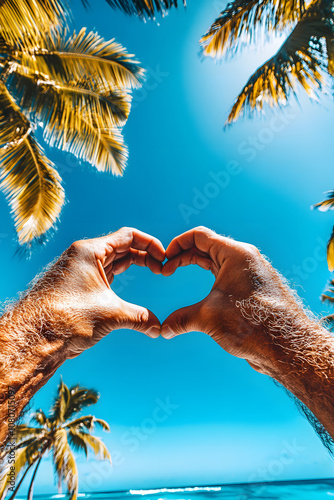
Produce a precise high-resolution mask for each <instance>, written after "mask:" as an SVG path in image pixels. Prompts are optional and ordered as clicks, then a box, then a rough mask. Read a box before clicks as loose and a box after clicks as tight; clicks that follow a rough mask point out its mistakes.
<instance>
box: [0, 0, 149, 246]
mask: <svg viewBox="0 0 334 500" xmlns="http://www.w3.org/2000/svg"><path fill="white" fill-rule="evenodd" d="M41 27H43V29H42V28H41ZM0 46H1V49H0V189H2V191H3V192H4V193H5V195H6V196H7V199H8V201H9V204H10V207H11V210H12V214H13V217H14V221H15V227H16V230H17V233H18V238H19V242H20V243H30V242H31V241H33V240H34V239H36V238H37V239H38V238H40V237H41V236H43V235H44V234H45V232H46V231H47V230H48V229H50V228H51V227H52V226H54V224H55V222H56V221H57V218H58V217H59V214H60V211H61V208H62V205H63V203H64V199H65V196H64V189H63V187H62V184H61V177H60V175H59V173H58V172H57V170H56V168H55V165H53V163H52V162H51V161H50V160H49V159H48V158H47V157H46V155H45V153H44V151H43V149H42V147H41V146H40V145H39V144H38V142H37V139H36V136H35V131H36V129H37V128H38V127H40V128H41V129H42V131H43V138H44V140H45V142H46V143H47V144H49V145H51V146H56V147H57V148H59V149H61V150H63V151H68V152H70V153H73V154H74V155H76V156H77V157H78V158H80V159H82V160H85V161H87V162H89V163H91V164H92V165H93V166H95V167H96V168H97V169H98V170H100V171H106V172H112V173H113V174H115V175H121V174H122V172H123V170H124V168H125V165H126V160H127V148H126V146H125V144H124V141H123V137H122V127H123V126H124V124H125V122H126V120H127V118H128V116H129V112H130V105H131V90H132V89H133V88H134V87H138V86H139V85H140V84H141V81H142V78H143V75H144V71H143V70H142V69H141V67H140V66H139V64H138V62H137V61H136V60H135V59H134V57H133V56H132V55H129V54H128V53H127V52H126V50H125V49H124V48H123V47H122V46H121V45H119V44H118V43H116V42H115V41H114V40H110V41H104V40H103V39H102V38H101V37H100V36H99V35H98V34H97V33H93V32H87V31H86V30H85V29H82V30H81V31H80V32H79V33H75V32H74V33H72V34H70V33H69V32H68V28H67V27H66V11H65V9H64V7H63V6H62V3H61V2H60V1H59V0H43V1H37V0H20V1H14V0H13V1H12V0H11V1H6V2H1V3H0Z"/></svg>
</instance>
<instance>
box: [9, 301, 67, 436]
mask: <svg viewBox="0 0 334 500" xmlns="http://www.w3.org/2000/svg"><path fill="white" fill-rule="evenodd" d="M64 319H65V318H64ZM67 330H68V326H67V325H66V324H65V322H64V321H63V320H62V318H61V316H60V315H59V314H58V315H57V314H55V312H54V310H51V309H48V308H47V307H45V305H43V304H42V301H38V298H37V297H35V296H34V297H29V296H27V297H26V298H24V299H22V300H21V301H19V302H18V303H17V304H15V305H13V306H12V307H11V308H10V309H9V310H7V312H6V313H5V314H4V315H3V316H2V318H0V443H1V442H3V441H4V440H5V439H6V437H7V433H8V408H9V406H10V408H11V417H12V416H13V415H12V413H13V405H14V402H15V418H17V417H18V416H19V415H20V413H21V412H22V410H23V409H24V407H25V406H26V404H27V403H28V402H29V400H30V399H31V398H32V396H33V395H34V394H35V393H36V391H37V390H38V389H39V388H40V387H41V386H42V385H44V384H45V383H46V382H47V380H49V378H50V377H51V376H52V375H53V373H54V372H55V371H56V369H57V368H58V367H59V366H60V365H61V364H62V363H63V362H64V361H65V359H66V354H65V350H64V347H65V342H66V337H67V335H66V331H67Z"/></svg>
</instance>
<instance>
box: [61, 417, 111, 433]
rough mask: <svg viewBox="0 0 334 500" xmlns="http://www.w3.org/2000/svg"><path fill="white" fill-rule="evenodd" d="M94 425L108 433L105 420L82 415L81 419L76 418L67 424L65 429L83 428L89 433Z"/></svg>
mask: <svg viewBox="0 0 334 500" xmlns="http://www.w3.org/2000/svg"><path fill="white" fill-rule="evenodd" d="M95 424H97V425H98V426H100V427H101V428H102V429H103V430H105V431H107V432H109V431H110V427H109V424H108V423H107V422H106V421H105V420H102V419H100V418H95V417H94V415H84V416H82V417H79V418H76V419H75V420H72V421H71V422H68V423H67V424H66V426H65V427H66V428H70V429H77V428H78V429H80V428H83V427H85V428H86V429H88V430H89V431H91V430H92V429H93V428H94V425H95Z"/></svg>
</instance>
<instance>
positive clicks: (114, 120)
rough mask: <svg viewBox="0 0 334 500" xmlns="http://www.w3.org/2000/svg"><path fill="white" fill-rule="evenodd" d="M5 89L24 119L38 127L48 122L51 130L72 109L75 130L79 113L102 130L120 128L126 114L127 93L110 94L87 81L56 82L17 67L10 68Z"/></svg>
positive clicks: (128, 102)
mask: <svg viewBox="0 0 334 500" xmlns="http://www.w3.org/2000/svg"><path fill="white" fill-rule="evenodd" d="M6 86H7V88H8V90H9V91H10V92H11V93H13V94H14V95H15V98H16V102H18V104H19V106H20V107H21V109H22V111H24V112H25V114H26V115H27V116H34V118H35V121H36V122H37V123H42V124H43V125H42V126H44V123H48V124H49V126H51V128H54V127H59V126H62V124H63V123H67V121H68V120H70V119H71V118H73V108H75V109H78V110H79V113H78V114H77V115H76V118H77V123H76V125H75V124H73V127H76V128H78V129H80V126H81V123H80V116H81V113H82V112H83V111H84V112H85V115H86V118H87V119H90V120H91V121H93V120H94V121H97V122H98V123H99V124H100V125H101V126H103V127H121V126H123V125H124V124H125V122H126V120H127V118H128V116H129V113H130V107H131V96H130V94H129V93H128V92H121V91H119V90H116V89H115V90H113V91H110V90H107V89H104V88H101V87H97V86H96V85H95V86H94V85H93V82H89V81H87V80H82V81H78V82H68V83H57V82H54V81H50V80H49V79H46V78H45V76H44V75H39V74H36V73H30V74H27V73H26V69H25V68H24V67H22V66H20V65H18V64H13V65H12V68H11V72H10V74H9V76H8V78H7V80H6Z"/></svg>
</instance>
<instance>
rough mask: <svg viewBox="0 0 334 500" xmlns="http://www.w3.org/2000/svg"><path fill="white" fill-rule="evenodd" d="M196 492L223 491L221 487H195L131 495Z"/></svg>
mask: <svg viewBox="0 0 334 500" xmlns="http://www.w3.org/2000/svg"><path fill="white" fill-rule="evenodd" d="M194 491H221V486H194V487H189V488H160V489H156V490H130V494H131V495H158V494H160V493H184V492H188V493H189V492H194Z"/></svg>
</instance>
